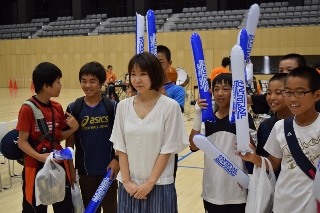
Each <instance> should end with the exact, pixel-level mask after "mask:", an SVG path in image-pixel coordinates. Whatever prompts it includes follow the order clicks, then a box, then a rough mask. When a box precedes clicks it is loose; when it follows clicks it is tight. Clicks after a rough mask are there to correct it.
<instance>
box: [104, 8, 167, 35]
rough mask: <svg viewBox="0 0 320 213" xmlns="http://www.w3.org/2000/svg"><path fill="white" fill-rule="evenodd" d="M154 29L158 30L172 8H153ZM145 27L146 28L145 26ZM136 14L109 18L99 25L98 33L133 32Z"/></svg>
mask: <svg viewBox="0 0 320 213" xmlns="http://www.w3.org/2000/svg"><path fill="white" fill-rule="evenodd" d="M154 13H155V18H156V29H157V30H159V29H160V28H161V27H162V26H163V25H164V24H165V22H166V21H167V19H168V18H169V17H170V16H171V14H172V9H162V10H155V11H154ZM145 29H146V28H145ZM135 30H136V16H126V17H116V18H109V19H108V22H107V23H102V24H101V25H100V26H99V29H98V34H123V33H134V32H135Z"/></svg>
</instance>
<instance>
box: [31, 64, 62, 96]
mask: <svg viewBox="0 0 320 213" xmlns="http://www.w3.org/2000/svg"><path fill="white" fill-rule="evenodd" d="M57 78H62V72H61V70H60V69H59V68H58V67H57V66H56V65H54V64H52V63H50V62H42V63H40V64H38V65H37V66H36V67H35V68H34V70H33V72H32V81H33V85H34V91H35V93H38V92H40V91H41V90H42V87H43V86H44V85H47V86H50V87H52V84H53V82H54V81H55V80H57Z"/></svg>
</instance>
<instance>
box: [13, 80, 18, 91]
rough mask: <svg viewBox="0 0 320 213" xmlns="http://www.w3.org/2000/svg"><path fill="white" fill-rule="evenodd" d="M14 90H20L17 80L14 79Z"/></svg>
mask: <svg viewBox="0 0 320 213" xmlns="http://www.w3.org/2000/svg"><path fill="white" fill-rule="evenodd" d="M13 89H18V87H17V82H16V79H14V83H13Z"/></svg>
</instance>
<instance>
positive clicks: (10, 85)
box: [8, 78, 13, 88]
mask: <svg viewBox="0 0 320 213" xmlns="http://www.w3.org/2000/svg"><path fill="white" fill-rule="evenodd" d="M8 88H13V87H12V80H11V78H10V81H9V87H8Z"/></svg>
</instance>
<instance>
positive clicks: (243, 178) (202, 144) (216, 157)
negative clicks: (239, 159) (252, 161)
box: [193, 134, 249, 188]
mask: <svg viewBox="0 0 320 213" xmlns="http://www.w3.org/2000/svg"><path fill="white" fill-rule="evenodd" d="M193 141H194V143H195V145H196V146H197V147H198V148H199V149H201V150H202V151H203V152H204V153H205V154H206V155H207V156H208V157H209V158H210V159H212V160H213V161H214V162H215V163H217V164H218V165H219V166H220V167H221V168H222V169H224V171H226V172H227V173H228V174H229V175H230V176H232V177H233V178H234V180H235V182H237V183H239V184H240V185H241V186H242V187H243V188H248V185H249V177H248V175H246V173H244V172H243V171H242V170H241V169H240V168H239V167H238V166H237V165H236V164H235V163H234V162H232V161H231V160H230V159H229V158H228V157H227V156H226V155H225V154H224V153H223V152H221V150H220V149H218V148H217V147H216V146H215V145H214V144H213V143H212V142H211V141H209V140H208V138H206V137H205V136H204V135H200V134H196V135H195V136H194V137H193Z"/></svg>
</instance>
